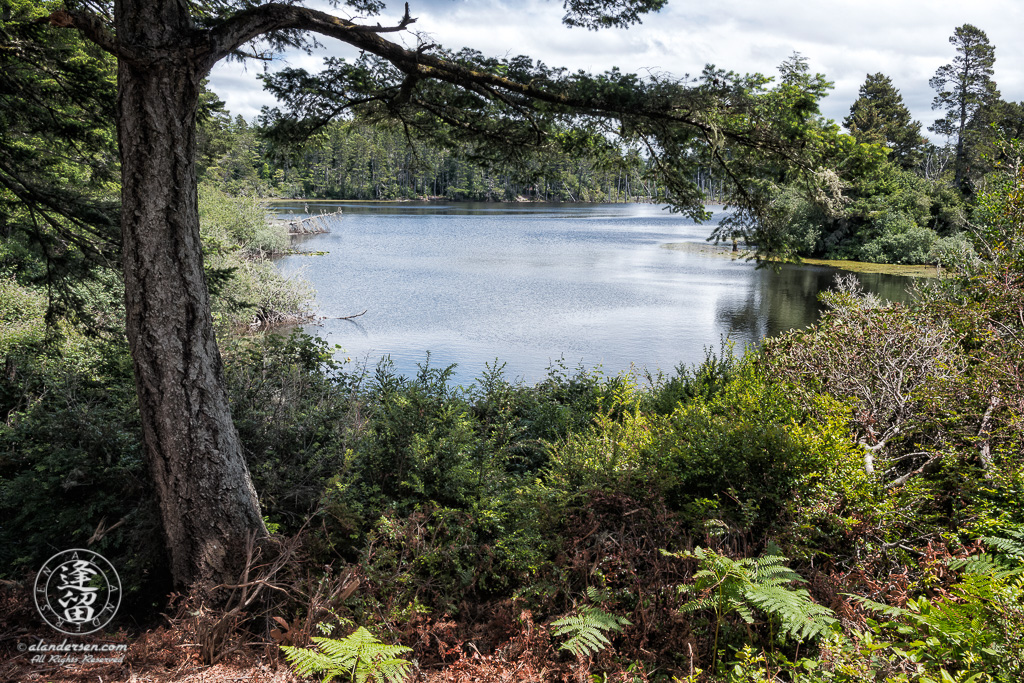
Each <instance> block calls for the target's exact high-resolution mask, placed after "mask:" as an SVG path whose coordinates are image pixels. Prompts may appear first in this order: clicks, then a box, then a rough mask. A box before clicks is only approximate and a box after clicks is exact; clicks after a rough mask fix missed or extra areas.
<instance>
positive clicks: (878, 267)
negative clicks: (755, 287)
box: [660, 242, 939, 278]
mask: <svg viewBox="0 0 1024 683" xmlns="http://www.w3.org/2000/svg"><path fill="white" fill-rule="evenodd" d="M660 247H661V248H662V249H670V250H672V251H686V252H690V253H694V254H701V255H704V256H717V257H720V258H721V257H728V258H731V259H733V260H737V259H746V257H747V255H748V254H750V252H748V251H742V250H741V251H733V250H732V246H731V245H729V244H718V245H715V244H712V243H710V242H709V243H706V244H705V243H701V242H666V243H665V244H662V245H660ZM782 263H783V264H791V265H797V266H799V265H808V266H827V267H829V268H835V269H837V270H844V271H846V272H850V273H877V274H881V275H895V276H897V277H925V278H936V277H938V276H939V268H938V266H928V265H904V264H900V263H872V262H870V261H847V260H842V259H817V258H803V259H800V260H799V261H785V262H782Z"/></svg>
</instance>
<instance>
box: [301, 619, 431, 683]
mask: <svg viewBox="0 0 1024 683" xmlns="http://www.w3.org/2000/svg"><path fill="white" fill-rule="evenodd" d="M313 642H314V643H315V644H316V649H315V650H313V649H306V648H296V647H282V648H281V649H282V650H283V651H284V653H285V658H286V659H287V660H288V663H289V664H290V665H291V666H292V667H293V668H294V669H295V672H296V673H297V674H299V675H300V676H310V675H312V674H323V676H324V678H323V682H324V683H328V681H331V680H332V679H334V678H337V677H341V676H344V677H345V678H348V679H350V680H355V681H357V683H367V682H369V681H373V682H374V683H377V682H379V681H384V682H385V683H401V681H404V680H405V678H406V676H407V674H408V671H409V667H410V666H412V662H408V661H406V660H404V659H399V658H398V657H399V655H402V654H405V653H407V652H412V648H410V647H405V646H403V645H388V644H387V643H382V642H381V641H379V640H377V638H376V636H374V635H373V634H372V633H370V632H369V631H367V630H366V629H365V628H363V627H362V626H360V627H359V628H357V629H356V630H355V631H354V632H353V633H352V634H350V635H349V636H347V637H345V638H341V639H339V640H335V639H333V638H319V637H317V638H313Z"/></svg>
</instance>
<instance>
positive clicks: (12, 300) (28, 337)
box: [0, 279, 46, 359]
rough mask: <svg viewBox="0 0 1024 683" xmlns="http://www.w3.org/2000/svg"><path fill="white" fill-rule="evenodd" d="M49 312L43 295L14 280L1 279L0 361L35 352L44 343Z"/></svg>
mask: <svg viewBox="0 0 1024 683" xmlns="http://www.w3.org/2000/svg"><path fill="white" fill-rule="evenodd" d="M45 313H46V299H45V298H44V297H43V296H41V295H40V294H38V293H37V292H35V291H33V290H31V289H29V288H27V287H21V286H19V285H18V284H17V283H16V282H15V281H14V280H10V279H8V280H5V279H0V358H4V359H6V358H7V357H8V356H9V355H11V354H14V353H19V352H24V351H28V350H31V349H33V348H34V347H36V346H37V345H38V344H39V343H40V342H42V340H43V338H44V337H45V334H46V325H45V322H44V320H43V316H44V315H45Z"/></svg>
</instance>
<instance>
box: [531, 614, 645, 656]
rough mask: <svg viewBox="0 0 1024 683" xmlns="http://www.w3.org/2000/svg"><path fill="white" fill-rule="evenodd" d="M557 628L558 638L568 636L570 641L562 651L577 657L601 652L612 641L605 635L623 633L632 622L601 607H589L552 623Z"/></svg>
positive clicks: (561, 647) (566, 642) (565, 643)
mask: <svg viewBox="0 0 1024 683" xmlns="http://www.w3.org/2000/svg"><path fill="white" fill-rule="evenodd" d="M551 625H552V626H554V627H555V632H554V634H555V635H556V636H565V635H568V636H570V637H569V640H567V641H565V642H564V643H562V645H561V646H560V649H562V650H568V651H569V652H571V653H573V654H574V655H576V656H577V657H583V656H586V655H592V654H596V653H598V652H600V651H601V650H603V649H604V648H605V647H607V646H608V645H611V641H610V640H609V639H608V637H607V636H606V635H605V633H606V632H610V631H621V630H622V627H623V626H632V625H633V624H632V622H631V621H629V619H626V618H625V617H620V616H617V615H615V614H611V613H610V612H605V611H604V610H603V609H601V608H600V607H594V606H588V607H584V608H582V609H580V610H579V611H578V612H577V613H576V614H570V615H568V616H565V617H562V618H561V619H558V620H556V621H553V622H551Z"/></svg>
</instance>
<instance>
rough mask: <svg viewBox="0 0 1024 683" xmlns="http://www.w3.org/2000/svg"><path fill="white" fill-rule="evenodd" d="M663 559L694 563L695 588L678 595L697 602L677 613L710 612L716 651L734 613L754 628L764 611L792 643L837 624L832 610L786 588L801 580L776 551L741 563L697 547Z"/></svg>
mask: <svg viewBox="0 0 1024 683" xmlns="http://www.w3.org/2000/svg"><path fill="white" fill-rule="evenodd" d="M665 554H667V555H671V556H673V557H681V558H688V559H695V560H697V562H698V570H697V572H696V573H695V574H694V575H693V578H694V583H693V584H692V585H684V586H680V587H679V591H680V592H682V593H690V594H694V595H695V597H693V598H691V599H690V600H688V601H687V602H686V603H685V604H684V605H683V606H682V607H681V608H680V609H681V610H682V611H683V612H697V611H705V610H707V611H711V612H714V614H715V645H714V647H715V650H716V651H717V650H718V633H719V629H720V627H721V624H722V622H723V621H724V619H725V618H726V617H727V616H728V615H729V614H732V613H736V614H737V615H739V617H740V618H741V619H742V620H743V621H744V622H745V623H747V624H754V623H755V622H756V614H755V610H758V611H760V612H763V613H765V614H766V615H768V617H769V620H771V621H774V622H775V623H777V624H778V625H779V627H780V629H781V632H782V633H784V634H785V635H788V636H789V637H791V638H793V639H795V640H808V639H813V638H817V637H819V636H821V635H823V634H825V633H827V632H828V631H831V630H832V629H833V628H834V626H835V624H836V619H835V617H834V615H833V613H832V610H830V609H828V608H827V607H824V606H822V605H819V604H817V603H815V602H814V601H813V600H811V595H810V593H808V592H807V590H805V589H803V588H791V587H790V586H791V585H792V584H793V583H803V579H802V578H801V577H800V575H799V574H797V573H796V572H794V571H793V570H792V569H790V568H789V567H787V566H786V565H785V562H786V558H785V557H783V556H782V555H779V554H777V553H776V552H775V549H770V551H769V553H768V554H766V555H762V556H761V557H758V558H743V559H739V560H733V559H731V558H728V557H726V556H724V555H721V554H719V553H716V552H715V551H713V550H705V549H703V548H700V547H697V548H694V550H693V552H684V553H668V552H666V553H665Z"/></svg>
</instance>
